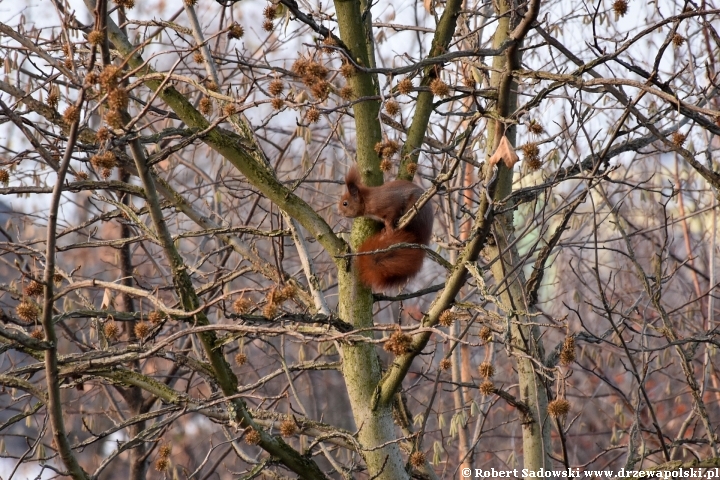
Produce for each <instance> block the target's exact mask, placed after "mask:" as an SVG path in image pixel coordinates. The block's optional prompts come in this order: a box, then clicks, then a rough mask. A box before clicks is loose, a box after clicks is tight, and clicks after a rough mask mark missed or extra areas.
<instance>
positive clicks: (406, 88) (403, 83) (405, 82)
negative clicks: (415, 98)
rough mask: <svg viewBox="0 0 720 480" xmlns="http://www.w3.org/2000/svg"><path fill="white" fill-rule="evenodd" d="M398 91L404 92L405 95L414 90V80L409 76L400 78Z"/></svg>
mask: <svg viewBox="0 0 720 480" xmlns="http://www.w3.org/2000/svg"><path fill="white" fill-rule="evenodd" d="M397 89H398V92H400V93H402V94H403V95H407V94H408V93H410V92H412V89H413V83H412V80H410V79H409V78H403V79H402V80H400V81H399V82H398V84H397Z"/></svg>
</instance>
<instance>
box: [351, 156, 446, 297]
mask: <svg viewBox="0 0 720 480" xmlns="http://www.w3.org/2000/svg"><path fill="white" fill-rule="evenodd" d="M345 185H346V186H347V192H345V193H344V194H343V196H342V198H341V199H340V202H339V204H338V207H339V210H340V213H341V214H342V215H344V216H346V217H350V218H355V217H368V218H372V219H373V220H377V221H379V222H382V223H383V225H384V228H383V229H382V230H381V231H380V232H379V233H376V234H375V235H373V236H371V237H369V238H368V239H367V240H365V241H364V242H363V243H362V245H360V248H359V249H358V253H363V252H372V251H374V250H384V249H387V248H389V247H391V246H392V245H395V244H398V243H421V244H423V245H427V244H428V243H429V242H430V237H431V236H432V226H433V212H432V206H431V205H430V203H426V204H425V205H424V206H423V207H422V208H421V209H420V211H419V212H418V213H417V214H416V215H415V217H413V219H412V221H411V222H410V223H409V224H408V226H407V227H405V228H403V229H397V228H396V224H397V221H398V220H399V219H400V217H402V216H403V215H404V214H405V213H406V212H407V211H408V210H409V209H410V208H411V207H412V206H413V205H414V204H415V202H416V201H417V200H418V198H420V196H421V195H422V193H423V189H422V188H420V187H419V186H417V185H415V184H414V183H412V182H408V181H406V180H394V181H392V182H388V183H386V184H384V185H380V186H379V187H368V186H365V185H363V183H362V181H361V180H360V173H359V172H358V171H357V168H356V167H355V166H353V167H352V168H351V169H350V171H349V172H348V174H347V176H346V177H345ZM356 258H357V262H356V266H357V268H358V270H359V273H360V280H362V282H363V283H365V284H366V285H368V286H369V287H372V288H373V289H380V290H382V289H385V288H389V287H392V286H397V285H402V284H403V283H405V282H406V281H407V280H408V279H410V278H411V277H413V276H415V275H416V274H417V273H418V272H419V271H420V268H422V264H423V259H424V258H425V251H424V250H422V249H420V248H399V249H394V250H390V251H389V252H382V253H376V254H372V255H359V256H357V257H356Z"/></svg>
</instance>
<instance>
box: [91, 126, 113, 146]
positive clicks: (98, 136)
mask: <svg viewBox="0 0 720 480" xmlns="http://www.w3.org/2000/svg"><path fill="white" fill-rule="evenodd" d="M109 138H110V130H109V129H108V128H107V127H100V128H98V130H97V132H95V140H96V141H97V142H99V143H105V142H107V141H108V139H109Z"/></svg>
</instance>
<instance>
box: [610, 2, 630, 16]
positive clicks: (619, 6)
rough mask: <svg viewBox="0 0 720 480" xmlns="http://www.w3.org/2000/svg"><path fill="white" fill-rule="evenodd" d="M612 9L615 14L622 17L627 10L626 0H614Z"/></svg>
mask: <svg viewBox="0 0 720 480" xmlns="http://www.w3.org/2000/svg"><path fill="white" fill-rule="evenodd" d="M612 9H613V11H614V12H615V14H616V15H617V16H619V17H624V16H625V14H626V13H627V11H628V2H627V0H615V1H614V2H613V4H612Z"/></svg>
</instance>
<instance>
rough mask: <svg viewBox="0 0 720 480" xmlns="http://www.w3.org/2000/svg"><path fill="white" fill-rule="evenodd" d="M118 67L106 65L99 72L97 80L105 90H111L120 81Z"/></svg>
mask: <svg viewBox="0 0 720 480" xmlns="http://www.w3.org/2000/svg"><path fill="white" fill-rule="evenodd" d="M120 73H121V72H120V67H117V66H115V65H108V66H106V67H105V68H103V69H102V71H101V72H100V77H99V79H98V80H99V82H100V85H101V86H102V87H103V88H104V89H105V90H108V91H109V90H112V89H113V88H115V87H116V86H117V84H118V82H119V81H120Z"/></svg>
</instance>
